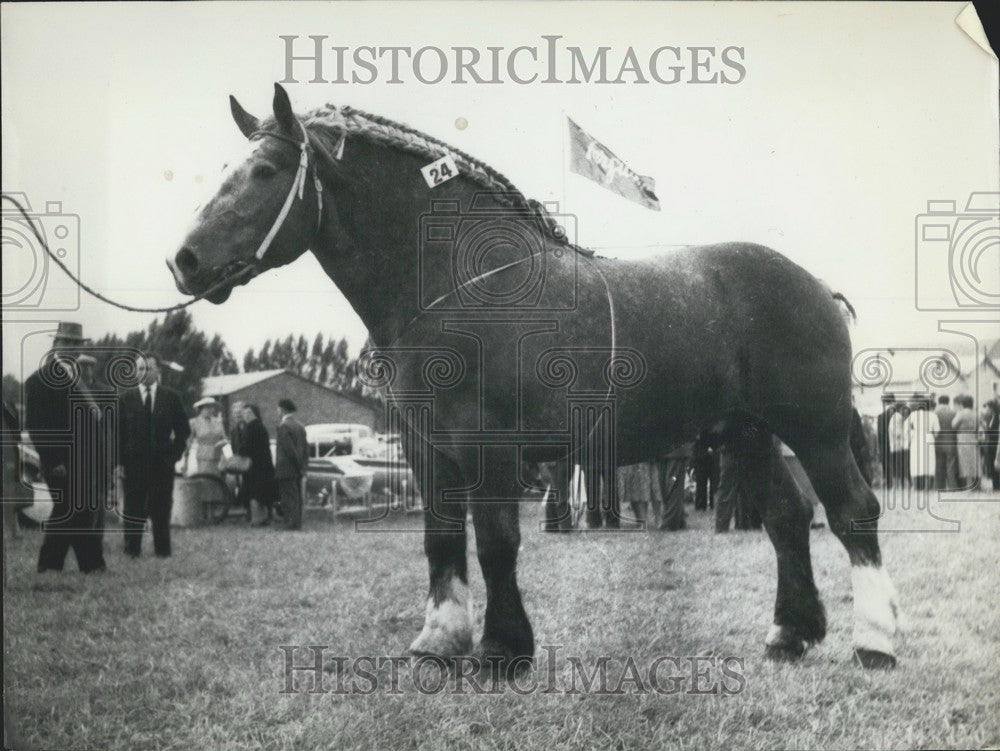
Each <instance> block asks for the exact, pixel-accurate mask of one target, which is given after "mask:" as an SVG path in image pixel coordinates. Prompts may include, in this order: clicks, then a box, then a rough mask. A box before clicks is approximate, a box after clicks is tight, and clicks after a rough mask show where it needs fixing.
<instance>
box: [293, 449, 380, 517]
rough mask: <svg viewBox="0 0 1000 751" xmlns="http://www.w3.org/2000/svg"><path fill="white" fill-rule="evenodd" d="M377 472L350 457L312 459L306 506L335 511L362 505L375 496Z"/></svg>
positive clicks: (331, 456)
mask: <svg viewBox="0 0 1000 751" xmlns="http://www.w3.org/2000/svg"><path fill="white" fill-rule="evenodd" d="M374 479H375V472H374V471H373V470H372V469H370V468H368V467H363V466H361V465H360V464H358V463H357V462H355V461H354V460H353V459H352V458H351V457H349V456H338V455H335V454H332V453H331V454H330V455H328V456H323V457H316V458H311V459H310V460H309V469H308V470H307V471H306V506H309V507H314V508H315V507H318V508H326V507H332V508H333V509H334V510H336V509H337V508H339V507H340V506H343V505H359V504H361V503H365V502H366V501H367V500H368V497H369V495H370V494H371V493H372V486H373V484H374Z"/></svg>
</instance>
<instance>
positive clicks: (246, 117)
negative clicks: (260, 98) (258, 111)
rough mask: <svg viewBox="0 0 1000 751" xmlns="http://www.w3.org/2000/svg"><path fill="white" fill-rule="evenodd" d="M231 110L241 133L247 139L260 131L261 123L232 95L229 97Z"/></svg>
mask: <svg viewBox="0 0 1000 751" xmlns="http://www.w3.org/2000/svg"><path fill="white" fill-rule="evenodd" d="M229 109H230V111H231V112H232V113H233V120H235V121H236V125H237V127H238V128H239V129H240V132H241V133H242V134H243V135H245V136H246V137H247V138H249V137H250V136H251V134H253V133H256V132H257V131H258V130H260V121H259V120H258V119H257V118H256V117H254V116H253V115H251V114H250V113H249V112H247V111H246V110H245V109H243V107H241V106H240V103H239V102H237V101H236V97H234V96H232V95H230V97H229Z"/></svg>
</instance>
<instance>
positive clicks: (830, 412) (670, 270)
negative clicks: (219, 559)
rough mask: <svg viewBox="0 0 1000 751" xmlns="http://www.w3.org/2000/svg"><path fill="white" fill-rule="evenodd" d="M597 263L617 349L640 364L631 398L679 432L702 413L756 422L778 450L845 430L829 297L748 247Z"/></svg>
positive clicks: (839, 350) (843, 354) (842, 329)
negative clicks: (642, 372) (639, 386)
mask: <svg viewBox="0 0 1000 751" xmlns="http://www.w3.org/2000/svg"><path fill="white" fill-rule="evenodd" d="M595 265H596V267H597V268H598V269H599V270H600V272H601V274H602V275H603V276H604V279H605V281H606V282H607V289H606V294H607V295H608V297H609V298H611V300H612V301H613V306H614V309H615V318H616V321H615V326H616V343H617V345H618V346H621V347H628V348H631V349H635V350H637V351H639V352H641V353H642V356H643V358H644V359H645V361H646V366H647V370H648V373H649V375H648V383H647V384H646V388H645V389H643V391H644V392H645V393H644V394H643V395H642V396H641V397H640V398H639V399H638V400H637V401H638V402H647V403H648V401H649V400H650V399H654V400H657V401H659V402H661V403H663V406H664V412H665V413H667V415H668V417H667V418H665V419H668V420H669V422H670V423H671V424H672V425H674V426H677V429H678V430H679V431H684V430H687V431H689V430H690V429H691V427H692V426H694V425H697V424H699V423H700V421H703V420H704V416H705V414H706V413H713V414H717V413H730V414H732V413H740V414H749V415H754V416H757V417H760V418H761V419H763V420H765V421H766V422H768V423H771V424H772V425H774V426H775V427H776V428H777V426H781V430H780V431H779V434H781V433H783V434H784V435H782V437H783V438H784V439H786V442H796V441H799V440H801V439H802V438H803V437H804V436H812V435H815V434H816V433H817V432H823V433H826V434H839V433H840V432H843V431H844V430H846V424H847V423H846V418H847V417H848V416H849V405H850V354H851V345H850V337H849V334H848V331H847V326H846V322H845V320H844V317H843V313H842V309H841V308H840V305H839V303H837V301H836V300H835V299H834V298H833V295H832V292H831V290H830V289H829V288H828V287H827V286H826V285H825V284H824V283H823V282H821V281H820V280H818V279H817V278H816V277H814V276H812V275H811V274H810V273H809V272H808V271H806V270H805V269H803V268H802V267H800V266H798V265H797V264H795V263H794V262H792V261H791V260H789V259H788V258H786V257H785V256H783V255H782V254H780V253H778V252H777V251H774V250H772V249H770V248H767V247H764V246H761V245H756V244H752V243H722V244H717V245H704V246H690V247H684V248H677V249H674V250H670V251H668V252H665V253H662V254H659V255H657V256H654V257H650V258H646V259H642V260H637V261H621V260H609V259H600V260H598V261H596V262H595ZM636 396H639V395H638V394H637V395H636ZM845 405H846V406H845ZM678 416H679V417H680V419H679V420H678ZM681 423H682V424H681Z"/></svg>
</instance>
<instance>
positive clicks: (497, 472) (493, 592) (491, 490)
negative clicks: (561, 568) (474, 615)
mask: <svg viewBox="0 0 1000 751" xmlns="http://www.w3.org/2000/svg"><path fill="white" fill-rule="evenodd" d="M498 453H500V452H498ZM496 459H497V460H495V461H485V462H484V464H483V466H484V468H485V476H484V477H483V483H482V486H481V487H480V488H479V491H478V492H479V494H481V498H479V499H476V498H473V499H471V504H472V520H473V524H474V525H475V529H476V550H477V553H478V555H479V565H480V566H481V567H482V570H483V579H484V580H485V582H486V617H485V623H484V626H483V640H482V643H481V645H480V647H479V649H478V650H477V654H478V655H480V656H481V657H483V658H486V659H497V660H499V661H500V662H501V664H503V665H505V666H513V667H522V666H525V665H526V662H525V661H526V660H528V659H530V658H531V657H532V656H533V655H534V653H535V637H534V634H533V633H532V630H531V623H530V622H529V621H528V615H527V613H525V611H524V605H523V604H522V602H521V592H520V590H519V589H518V586H517V553H518V549H519V548H520V545H521V530H520V524H519V520H518V516H519V511H520V508H519V503H520V495H521V487H520V483H519V482H518V478H517V474H516V473H517V469H518V466H519V465H518V463H517V462H515V461H503V460H502V458H501V457H499V456H497V457H496ZM512 660H513V661H514V662H511V661H512ZM519 663H520V664H519Z"/></svg>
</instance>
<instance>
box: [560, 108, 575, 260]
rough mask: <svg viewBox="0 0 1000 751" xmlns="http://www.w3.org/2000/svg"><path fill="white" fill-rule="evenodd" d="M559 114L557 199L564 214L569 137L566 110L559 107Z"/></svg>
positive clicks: (567, 209) (565, 208) (567, 208)
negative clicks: (559, 186) (559, 197)
mask: <svg viewBox="0 0 1000 751" xmlns="http://www.w3.org/2000/svg"><path fill="white" fill-rule="evenodd" d="M559 114H560V117H561V120H560V122H559V129H560V131H561V132H562V136H561V137H560V139H559V142H560V143H561V144H562V150H561V154H560V156H561V157H562V200H560V201H559V211H561V212H562V213H564V214H565V213H567V212H568V211H569V206H568V205H567V203H566V201H567V198H566V152H567V151H568V150H569V139H568V138H567V137H566V131H567V130H568V127H567V125H566V110H565V109H560V110H559ZM574 242H576V239H575V238H574Z"/></svg>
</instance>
